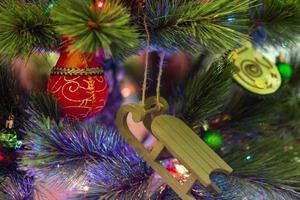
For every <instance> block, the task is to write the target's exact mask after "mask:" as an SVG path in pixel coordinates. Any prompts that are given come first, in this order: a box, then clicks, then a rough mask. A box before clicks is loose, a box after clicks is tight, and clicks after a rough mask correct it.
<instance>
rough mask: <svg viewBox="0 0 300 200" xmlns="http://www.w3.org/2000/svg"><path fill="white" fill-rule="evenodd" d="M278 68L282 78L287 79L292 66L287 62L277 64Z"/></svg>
mask: <svg viewBox="0 0 300 200" xmlns="http://www.w3.org/2000/svg"><path fill="white" fill-rule="evenodd" d="M277 67H278V70H279V72H280V74H281V77H282V79H283V80H289V79H290V78H291V77H292V75H293V67H292V66H291V65H289V64H287V63H279V64H277Z"/></svg>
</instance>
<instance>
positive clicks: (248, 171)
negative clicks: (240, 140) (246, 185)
mask: <svg viewBox="0 0 300 200" xmlns="http://www.w3.org/2000/svg"><path fill="white" fill-rule="evenodd" d="M299 156H300V148H299V145H298V144H296V143H295V139H294V138H291V137H283V138H281V137H279V136H278V134H277V133H274V134H273V136H271V137H266V138H264V139H262V140H260V139H258V140H256V141H252V142H250V143H249V145H248V148H245V147H241V146H235V147H234V149H232V150H231V151H230V152H229V153H227V154H226V155H224V156H223V158H224V159H225V160H226V161H227V162H228V164H229V165H230V166H231V167H232V168H233V169H234V173H235V174H236V175H237V176H240V177H250V178H251V179H260V180H265V181H268V182H269V183H273V184H283V185H286V186H291V187H295V188H294V189H296V190H299V189H300V188H299V187H300V181H299V180H300V179H299V178H300V166H299V160H300V157H299Z"/></svg>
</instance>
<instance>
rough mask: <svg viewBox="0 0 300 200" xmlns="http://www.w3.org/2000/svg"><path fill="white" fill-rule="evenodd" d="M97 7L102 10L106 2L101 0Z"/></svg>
mask: <svg viewBox="0 0 300 200" xmlns="http://www.w3.org/2000/svg"><path fill="white" fill-rule="evenodd" d="M97 7H98V8H100V9H102V8H103V7H104V1H101V0H100V1H98V2H97Z"/></svg>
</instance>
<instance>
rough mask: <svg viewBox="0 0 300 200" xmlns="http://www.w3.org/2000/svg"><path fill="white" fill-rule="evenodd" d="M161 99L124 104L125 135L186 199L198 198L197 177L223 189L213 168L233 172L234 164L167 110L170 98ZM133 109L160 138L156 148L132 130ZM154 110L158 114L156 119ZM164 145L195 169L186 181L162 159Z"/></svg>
mask: <svg viewBox="0 0 300 200" xmlns="http://www.w3.org/2000/svg"><path fill="white" fill-rule="evenodd" d="M160 103H161V105H160V106H157V105H156V98H155V97H151V98H148V99H147V100H146V102H145V106H144V108H143V107H142V106H139V105H136V104H127V105H124V106H122V107H121V108H120V110H119V111H118V113H117V126H118V129H119V131H120V133H121V135H122V136H123V137H124V138H125V140H126V141H127V142H128V143H129V144H130V145H131V146H132V147H133V148H134V149H135V150H136V151H137V153H138V154H139V155H140V156H141V157H142V158H143V159H144V160H145V161H146V162H147V163H148V164H149V165H150V166H151V167H152V169H154V170H155V171H156V172H157V173H158V174H159V175H160V176H161V177H162V178H163V179H164V180H165V182H166V183H167V184H168V185H169V186H170V187H171V188H172V189H173V190H174V191H175V192H176V193H177V194H178V195H179V196H180V197H181V198H182V199H183V200H194V199H195V198H194V197H193V196H192V195H191V194H190V191H191V189H192V188H193V185H194V184H195V183H196V182H197V181H199V182H200V183H201V184H202V185H203V186H205V187H210V188H212V189H213V190H214V191H216V192H218V193H219V192H220V189H219V188H218V187H217V186H216V185H215V184H214V183H213V182H212V181H211V179H210V174H211V173H212V172H222V173H225V174H230V173H231V172H232V168H231V167H230V166H228V165H227V163H226V162H224V161H223V160H222V159H221V158H220V157H219V156H218V155H217V154H216V153H215V152H214V151H213V150H212V149H211V148H210V147H209V146H208V145H207V144H206V143H205V142H204V141H202V140H201V139H200V138H199V137H198V136H197V135H196V134H195V133H194V132H193V130H192V129H190V128H189V127H188V126H187V125H186V124H185V123H184V122H183V121H181V120H180V119H178V118H176V117H173V116H171V115H166V114H164V113H167V111H168V103H167V102H166V100H164V99H163V98H160ZM129 113H131V114H132V118H133V120H134V121H135V122H143V123H144V125H145V127H146V128H147V129H148V130H149V131H150V132H152V133H153V135H154V136H155V137H156V139H157V140H158V141H157V142H155V144H153V149H152V150H148V149H146V148H145V147H144V146H143V144H141V143H140V141H138V140H137V138H136V137H135V136H134V135H133V134H132V132H131V131H130V130H129V128H128V125H127V116H128V114H129ZM153 113H156V115H157V116H156V117H154V119H153V120H152V117H151V114H153ZM164 149H167V150H168V151H169V152H170V153H171V154H172V155H173V156H174V157H175V158H177V159H178V160H179V161H180V162H181V163H182V164H183V165H184V166H185V168H187V169H188V170H189V172H190V173H191V175H190V177H189V178H188V180H187V181H186V182H185V183H183V184H181V183H179V182H178V181H177V180H176V179H175V178H174V177H173V176H172V175H171V174H170V173H169V171H168V170H167V169H166V168H165V167H164V166H162V165H161V163H160V162H159V155H160V153H161V152H162V151H163V150H164Z"/></svg>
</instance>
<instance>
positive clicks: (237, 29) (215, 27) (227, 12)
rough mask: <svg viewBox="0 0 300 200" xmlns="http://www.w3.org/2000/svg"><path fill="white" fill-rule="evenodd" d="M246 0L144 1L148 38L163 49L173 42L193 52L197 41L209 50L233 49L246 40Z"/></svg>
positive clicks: (247, 7) (247, 6)
mask: <svg viewBox="0 0 300 200" xmlns="http://www.w3.org/2000/svg"><path fill="white" fill-rule="evenodd" d="M250 2H251V1H249V0H218V1H211V2H208V3H207V2H199V1H183V0H157V1H150V0H148V1H147V5H148V7H147V9H146V10H145V15H146V16H147V20H148V22H147V25H148V26H149V30H150V31H151V34H152V37H151V38H152V40H153V41H152V42H153V43H155V44H154V46H155V45H158V46H161V47H163V48H165V49H170V48H172V47H173V46H176V47H177V48H178V49H184V50H186V51H187V52H192V53H193V52H195V51H196V52H197V49H199V44H201V45H203V46H205V47H207V48H208V49H209V50H211V51H213V52H224V50H228V49H234V48H236V47H237V46H240V45H242V44H243V43H244V42H245V41H248V39H249V38H248V36H247V34H244V33H243V32H246V31H247V29H248V24H247V23H248V22H247V21H248V20H247V19H248V14H247V12H248V10H249V9H250V7H251V5H252V4H251V3H250Z"/></svg>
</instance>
